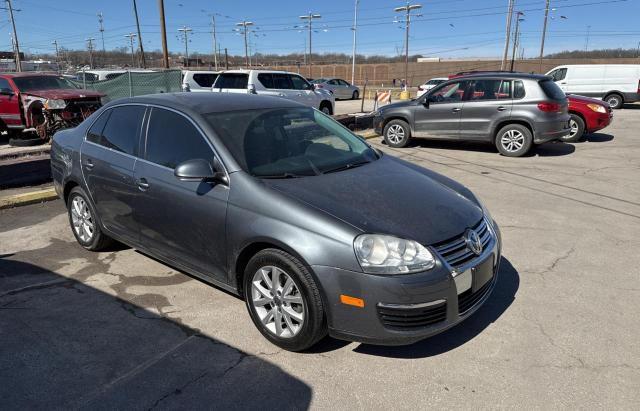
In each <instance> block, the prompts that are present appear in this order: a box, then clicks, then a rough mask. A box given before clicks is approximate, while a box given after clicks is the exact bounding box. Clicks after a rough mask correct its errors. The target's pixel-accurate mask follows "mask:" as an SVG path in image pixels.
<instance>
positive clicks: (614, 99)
mask: <svg viewBox="0 0 640 411" xmlns="http://www.w3.org/2000/svg"><path fill="white" fill-rule="evenodd" d="M604 101H606V102H607V103H608V104H609V105H610V106H611V108H612V109H614V110H615V109H619V108H622V106H623V105H624V99H623V98H622V96H621V95H620V94H618V93H611V94H609V95H607V96H606V97H605V98H604Z"/></svg>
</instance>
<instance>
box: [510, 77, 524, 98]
mask: <svg viewBox="0 0 640 411" xmlns="http://www.w3.org/2000/svg"><path fill="white" fill-rule="evenodd" d="M524 95H525V92H524V83H523V82H522V81H520V80H516V81H514V82H513V98H523V97H524Z"/></svg>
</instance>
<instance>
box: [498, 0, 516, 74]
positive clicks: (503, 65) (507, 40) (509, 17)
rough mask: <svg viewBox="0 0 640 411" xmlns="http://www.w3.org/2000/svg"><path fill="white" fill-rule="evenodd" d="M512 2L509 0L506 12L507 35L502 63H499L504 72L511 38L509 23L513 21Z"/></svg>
mask: <svg viewBox="0 0 640 411" xmlns="http://www.w3.org/2000/svg"><path fill="white" fill-rule="evenodd" d="M513 2H514V0H509V11H508V12H507V35H506V37H505V40H504V53H503V54H502V63H500V70H504V69H505V67H506V66H507V56H508V55H509V41H510V37H511V21H512V20H513Z"/></svg>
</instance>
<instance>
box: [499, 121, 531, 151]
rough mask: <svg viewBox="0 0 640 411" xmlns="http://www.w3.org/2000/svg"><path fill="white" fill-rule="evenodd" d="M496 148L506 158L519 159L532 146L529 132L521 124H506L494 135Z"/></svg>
mask: <svg viewBox="0 0 640 411" xmlns="http://www.w3.org/2000/svg"><path fill="white" fill-rule="evenodd" d="M495 144H496V148H497V149H498V151H499V152H500V154H502V155H503V156H506V157H521V156H523V155H525V154H527V153H528V152H529V150H530V149H531V146H532V145H533V135H532V134H531V131H530V130H529V129H528V128H527V127H525V126H523V125H521V124H507V125H506V126H504V127H502V128H501V129H500V131H498V133H497V134H496V140H495Z"/></svg>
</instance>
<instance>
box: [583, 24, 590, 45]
mask: <svg viewBox="0 0 640 411" xmlns="http://www.w3.org/2000/svg"><path fill="white" fill-rule="evenodd" d="M590 32H591V26H587V38H586V39H585V42H584V51H589V34H590Z"/></svg>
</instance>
